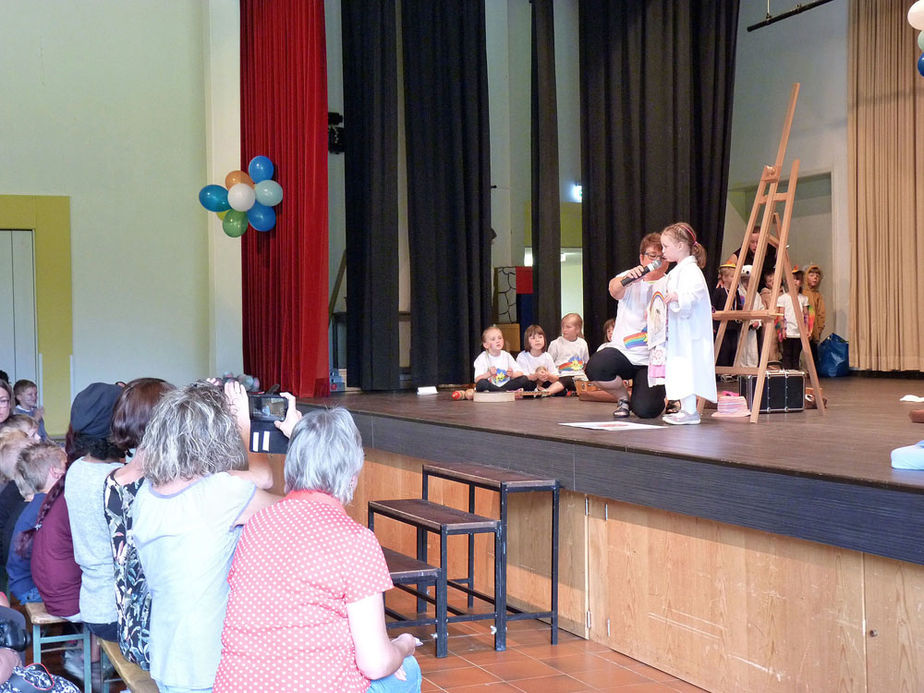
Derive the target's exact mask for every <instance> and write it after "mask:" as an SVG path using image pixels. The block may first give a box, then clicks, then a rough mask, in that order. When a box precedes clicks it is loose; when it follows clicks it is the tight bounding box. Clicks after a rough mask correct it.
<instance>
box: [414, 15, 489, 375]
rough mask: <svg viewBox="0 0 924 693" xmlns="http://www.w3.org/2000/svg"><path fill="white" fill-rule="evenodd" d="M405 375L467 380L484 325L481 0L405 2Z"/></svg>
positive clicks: (485, 149) (485, 141)
mask: <svg viewBox="0 0 924 693" xmlns="http://www.w3.org/2000/svg"><path fill="white" fill-rule="evenodd" d="M401 13H402V42H403V46H404V51H403V54H404V96H405V123H406V126H405V132H406V135H407V187H408V244H409V248H410V262H411V335H412V336H411V364H412V366H411V371H412V375H413V378H414V381H415V384H416V385H418V386H422V385H435V384H438V383H462V382H470V381H471V379H472V366H471V364H472V361H473V360H474V358H475V356H476V355H477V354H478V352H479V351H480V350H481V331H482V330H483V329H484V328H485V327H487V326H488V325H489V324H490V322H491V296H490V290H491V289H490V287H491V283H490V281H491V277H490V267H491V201H490V187H491V186H490V149H489V135H490V133H489V130H488V83H487V58H486V48H485V15H484V2H483V0H440V2H433V0H402V2H401Z"/></svg>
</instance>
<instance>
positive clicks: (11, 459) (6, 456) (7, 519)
mask: <svg viewBox="0 0 924 693" xmlns="http://www.w3.org/2000/svg"><path fill="white" fill-rule="evenodd" d="M35 443H36V441H34V440H32V438H29V437H28V436H27V435H26V434H25V433H23V432H22V431H17V430H5V431H0V476H2V477H3V479H4V480H5V481H6V482H7V483H6V486H4V488H3V490H2V491H0V591H4V592H5V591H6V589H7V585H6V583H7V575H6V559H7V558H9V555H10V543H11V541H12V538H13V528H14V527H15V526H16V521H17V520H18V519H19V516H20V514H22V511H23V510H24V509H25V507H26V505H27V504H28V500H26V498H24V497H23V495H22V493H21V492H20V487H21V486H22V481H21V480H20V479H19V478H18V473H17V461H18V460H19V454H20V453H21V452H22V451H23V450H24V449H25V448H27V447H29V446H30V445H35Z"/></svg>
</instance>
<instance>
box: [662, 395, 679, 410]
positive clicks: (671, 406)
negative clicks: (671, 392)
mask: <svg viewBox="0 0 924 693" xmlns="http://www.w3.org/2000/svg"><path fill="white" fill-rule="evenodd" d="M679 411H680V400H679V399H669V400H667V407H666V408H665V409H664V413H665V414H677V413H678V412H679Z"/></svg>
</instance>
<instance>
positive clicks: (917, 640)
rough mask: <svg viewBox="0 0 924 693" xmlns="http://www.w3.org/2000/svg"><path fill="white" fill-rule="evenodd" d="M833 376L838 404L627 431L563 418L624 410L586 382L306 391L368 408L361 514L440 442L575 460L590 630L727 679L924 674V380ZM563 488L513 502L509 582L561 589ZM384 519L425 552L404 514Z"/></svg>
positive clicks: (569, 529) (579, 552)
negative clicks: (917, 462) (485, 390)
mask: <svg viewBox="0 0 924 693" xmlns="http://www.w3.org/2000/svg"><path fill="white" fill-rule="evenodd" d="M822 386H823V388H824V390H825V394H826V395H827V396H828V398H829V411H828V414H827V416H822V415H820V414H819V413H818V412H817V411H814V410H807V411H804V412H795V413H790V414H768V415H762V416H761V417H760V421H759V422H758V423H757V424H749V423H747V422H746V419H745V420H734V421H729V420H719V419H713V418H712V417H711V416H709V414H710V413H711V412H710V411H709V410H707V412H706V415H705V416H704V419H703V423H702V424H700V425H698V426H667V425H664V424H662V423H661V422H660V420H658V419H655V420H651V421H643V422H642V423H652V424H656V425H657V426H658V427H657V428H656V429H650V430H635V431H616V432H609V431H591V430H586V429H578V428H572V427H568V426H561V425H559V424H560V423H565V422H578V421H612V411H613V408H614V406H613V405H612V404H605V403H591V402H582V401H580V400H578V399H576V398H546V399H542V400H536V401H531V400H521V401H516V402H508V403H490V404H487V403H485V404H482V403H478V404H476V403H473V402H469V401H452V400H451V399H450V397H449V393H440V394H439V395H436V396H432V395H431V396H417V395H416V394H404V393H401V394H391V393H388V394H386V393H375V394H368V393H363V394H343V395H335V396H332V397H329V398H324V399H314V400H305V401H304V402H301V404H303V405H305V406H308V407H310V406H331V405H339V406H343V407H346V408H347V409H349V410H350V411H351V413H352V414H353V416H354V419H355V420H356V422H357V425H358V427H359V430H360V432H361V433H362V436H363V441H364V444H365V446H366V458H367V465H366V468H365V470H364V472H363V478H362V480H361V482H360V488H359V489H358V492H357V497H356V507H354V508H353V509H352V513H353V514H354V517H357V519H360V518H364V516H365V507H364V506H365V502H366V501H367V500H368V499H370V498H396V497H414V496H418V495H419V488H420V486H419V480H420V476H419V470H420V465H421V464H422V463H423V462H424V461H427V460H432V461H439V462H452V461H459V462H480V463H483V464H489V465H493V466H497V467H502V468H507V469H515V470H519V471H526V472H535V473H537V474H541V475H543V476H555V477H556V478H558V479H559V480H560V481H561V483H562V487H563V489H564V492H563V494H562V529H561V547H562V550H561V556H560V570H561V577H560V588H561V604H560V612H561V618H562V624H563V626H564V627H567V628H568V629H569V630H572V631H573V632H576V633H578V634H579V635H582V636H584V637H588V638H591V639H594V640H598V641H601V642H605V643H607V644H609V645H610V646H611V647H613V648H614V649H616V650H618V651H620V652H623V653H625V654H628V655H630V656H632V657H635V658H637V659H641V660H642V661H645V662H647V663H649V664H652V665H653V666H656V667H658V668H661V669H663V670H665V671H668V672H669V673H671V674H674V675H675V676H679V677H681V678H683V679H685V680H687V681H690V682H691V683H694V684H696V685H698V686H702V687H704V688H707V689H709V690H717V691H720V690H721V691H740V690H747V691H762V690H778V691H792V690H811V691H824V690H870V691H876V690H924V565H922V564H924V541H922V539H924V471H922V472H911V471H893V470H892V469H891V467H890V460H889V453H890V451H891V450H892V449H893V448H895V447H898V446H903V445H910V444H913V443H917V442H918V441H920V440H922V439H924V426H922V425H921V424H914V423H912V422H911V421H910V419H909V417H908V412H909V411H910V410H911V409H915V408H922V407H924V405H921V404H918V405H914V404H905V403H901V402H899V398H900V397H901V396H902V395H904V394H916V395H924V380H913V379H909V380H897V379H885V378H860V377H848V378H841V379H832V380H825V381H823V383H822ZM629 421H639V420H638V419H636V418H634V417H633V418H631V419H629ZM454 494H455V492H454V491H450V490H447V491H446V497H447V498H450V497H452V498H455V500H457V501H459V502H462V501H464V498H463V497H462V496H461V495H457V496H456V495H454ZM536 495H537V496H538V495H539V494H536ZM479 503H480V504H481V505H484V506H485V508H486V511H488V512H489V511H490V510H491V507H492V506H491V503H492V501H491V499H490V498H485V499H480V500H479ZM546 505H547V500H546V499H542V498H538V497H537V498H536V499H534V500H526V499H524V500H523V501H521V502H519V504H518V505H516V506H514V505H512V506H511V530H510V543H511V546H510V549H509V556H508V565H510V568H509V575H508V592H510V594H511V595H513V596H514V597H516V596H517V595H520V599H521V601H523V603H525V604H532V605H535V606H542V605H543V604H545V603H546V601H547V596H546V595H547V589H548V550H547V549H543V547H544V546H545V545H546V543H547V540H548V528H547V520H546V519H545V518H547V512H548V511H547V508H546ZM460 507H462V506H460ZM518 508H519V518H518V517H517V509H518ZM378 531H379V528H378V526H377V532H378ZM384 532H385V533H384V535H382V536H383V543H385V544H393V545H392V548H396V549H397V550H403V551H405V552H407V551H408V550H409V546H410V539H408V538H405V536H404V535H403V534H402V533H401V530H400V529H399V528H393V529H388V528H386V529H385V530H384ZM518 542H519V544H520V546H519V548H518V547H517V543H518ZM484 551H485V556H483V558H484V559H485V560H484V561H482V562H483V563H484V562H486V560H487V559H488V558H490V556H489V555H487V554H489V553H490V552H489V551H488V549H487V548H485V550H484ZM489 573H490V570H488V569H487V566H486V565H483V566H481V568H480V572H479V573H477V574H476V577H479V576H480V577H482V578H483V579H484V580H487V581H490V575H489ZM544 600H546V601H544Z"/></svg>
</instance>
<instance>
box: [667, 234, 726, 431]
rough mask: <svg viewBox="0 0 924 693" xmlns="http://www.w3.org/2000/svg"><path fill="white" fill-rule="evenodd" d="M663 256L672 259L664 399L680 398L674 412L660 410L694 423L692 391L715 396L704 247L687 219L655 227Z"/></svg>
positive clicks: (676, 421)
mask: <svg viewBox="0 0 924 693" xmlns="http://www.w3.org/2000/svg"><path fill="white" fill-rule="evenodd" d="M661 247H662V249H663V253H664V259H665V260H666V261H668V262H675V263H677V264H676V266H675V267H674V268H673V269H672V270H671V271H670V272H668V273H667V296H665V302H666V303H667V309H668V314H667V364H666V372H665V383H664V385H665V390H666V394H667V398H668V399H676V400H680V411H679V412H677V413H676V414H665V415H664V417H663V419H664V421H665V422H666V423H670V424H698V423H699V421H700V418H699V413H698V412H697V409H696V396H697V395H699V396H700V397H703V398H705V399H708V400H709V401H711V402H715V401H716V387H715V353H714V346H713V340H712V302H711V300H710V297H709V288H708V287H707V286H706V279H705V277H703V273H702V269H701V268H702V267H704V266H705V264H706V249H705V248H703V246H701V245H700V244H699V243H698V242H697V241H696V232H695V231H693V229H692V227H691V226H690V225H689V224H686V223H684V222H678V223H676V224H671V225H670V226H668V227H667V228H666V229H664V230H663V231H662V232H661Z"/></svg>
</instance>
